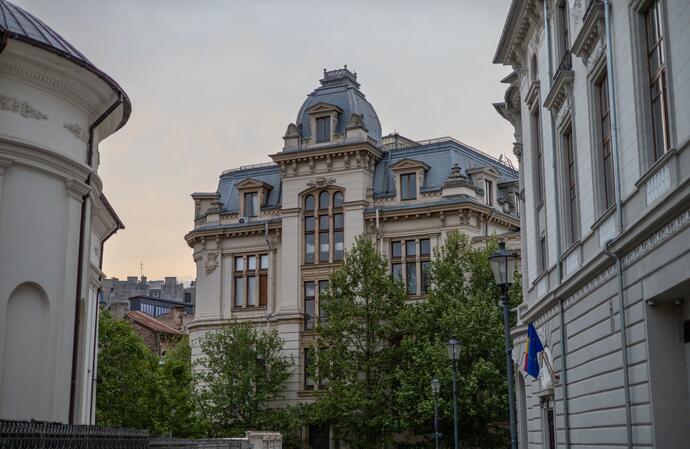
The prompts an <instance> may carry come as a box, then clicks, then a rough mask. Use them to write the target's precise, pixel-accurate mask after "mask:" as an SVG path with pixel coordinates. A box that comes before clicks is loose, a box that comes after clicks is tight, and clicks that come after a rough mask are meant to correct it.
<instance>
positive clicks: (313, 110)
mask: <svg viewBox="0 0 690 449" xmlns="http://www.w3.org/2000/svg"><path fill="white" fill-rule="evenodd" d="M330 112H337V113H338V114H340V113H341V112H343V110H342V109H340V108H339V107H338V106H336V105H334V104H328V103H316V104H315V105H314V106H312V107H310V108H309V109H307V113H308V114H310V115H314V114H327V113H330Z"/></svg>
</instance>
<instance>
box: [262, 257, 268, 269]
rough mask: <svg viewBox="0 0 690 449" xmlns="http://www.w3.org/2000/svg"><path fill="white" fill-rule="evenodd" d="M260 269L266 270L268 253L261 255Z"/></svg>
mask: <svg viewBox="0 0 690 449" xmlns="http://www.w3.org/2000/svg"><path fill="white" fill-rule="evenodd" d="M261 269H262V270H268V254H262V255H261Z"/></svg>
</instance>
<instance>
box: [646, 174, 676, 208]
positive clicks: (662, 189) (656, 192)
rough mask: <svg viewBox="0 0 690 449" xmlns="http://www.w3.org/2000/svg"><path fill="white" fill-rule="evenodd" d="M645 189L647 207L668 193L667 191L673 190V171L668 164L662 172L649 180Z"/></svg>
mask: <svg viewBox="0 0 690 449" xmlns="http://www.w3.org/2000/svg"><path fill="white" fill-rule="evenodd" d="M644 188H645V193H646V197H647V206H649V205H650V204H652V203H653V202H654V201H655V200H656V199H657V198H659V197H661V195H663V194H664V193H666V191H668V189H670V188H671V169H670V168H669V166H668V164H666V165H664V166H663V167H662V168H661V170H659V171H658V172H656V173H655V174H654V176H652V177H651V178H649V181H647V182H646V183H645V186H644Z"/></svg>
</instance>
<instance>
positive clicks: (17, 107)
mask: <svg viewBox="0 0 690 449" xmlns="http://www.w3.org/2000/svg"><path fill="white" fill-rule="evenodd" d="M0 110H2V111H9V112H14V113H15V114H19V115H21V116H22V117H25V118H33V119H36V120H48V116H47V115H45V114H44V113H43V112H41V111H39V110H38V109H36V108H34V107H33V106H32V105H31V104H30V103H29V102H28V101H22V100H20V99H18V98H14V97H10V96H7V95H5V94H0Z"/></svg>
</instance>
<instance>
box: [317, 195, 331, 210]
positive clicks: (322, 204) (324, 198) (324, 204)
mask: <svg viewBox="0 0 690 449" xmlns="http://www.w3.org/2000/svg"><path fill="white" fill-rule="evenodd" d="M328 199H329V198H328V192H321V193H320V194H319V209H321V210H324V209H328Z"/></svg>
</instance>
